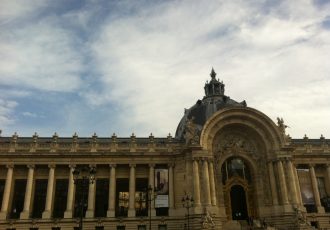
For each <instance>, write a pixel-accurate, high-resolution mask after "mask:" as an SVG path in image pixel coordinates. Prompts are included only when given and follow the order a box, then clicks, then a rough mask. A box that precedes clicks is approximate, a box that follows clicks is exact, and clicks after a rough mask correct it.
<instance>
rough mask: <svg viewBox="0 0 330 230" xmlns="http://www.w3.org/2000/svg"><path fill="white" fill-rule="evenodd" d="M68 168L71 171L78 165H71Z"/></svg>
mask: <svg viewBox="0 0 330 230" xmlns="http://www.w3.org/2000/svg"><path fill="white" fill-rule="evenodd" d="M68 166H69V168H70V169H72V168H75V167H76V164H69V165H68Z"/></svg>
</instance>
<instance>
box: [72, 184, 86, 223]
mask: <svg viewBox="0 0 330 230" xmlns="http://www.w3.org/2000/svg"><path fill="white" fill-rule="evenodd" d="M88 185H89V182H88V179H78V180H76V192H75V198H74V213H73V215H74V217H80V214H81V211H82V215H83V216H85V215H86V210H87V200H88V187H89V186H88ZM81 205H83V210H81Z"/></svg>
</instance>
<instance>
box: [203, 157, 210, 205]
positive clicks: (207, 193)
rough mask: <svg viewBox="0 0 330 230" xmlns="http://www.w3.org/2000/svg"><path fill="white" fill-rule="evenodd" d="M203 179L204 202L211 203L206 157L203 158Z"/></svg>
mask: <svg viewBox="0 0 330 230" xmlns="http://www.w3.org/2000/svg"><path fill="white" fill-rule="evenodd" d="M203 180H204V194H205V204H206V205H208V206H210V205H211V192H210V177H209V166H208V162H207V159H204V160H203Z"/></svg>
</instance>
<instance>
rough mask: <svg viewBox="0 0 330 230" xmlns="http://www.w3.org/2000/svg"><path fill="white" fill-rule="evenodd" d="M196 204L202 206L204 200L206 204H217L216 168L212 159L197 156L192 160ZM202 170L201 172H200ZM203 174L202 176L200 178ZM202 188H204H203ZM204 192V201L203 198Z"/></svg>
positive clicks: (197, 206)
mask: <svg viewBox="0 0 330 230" xmlns="http://www.w3.org/2000/svg"><path fill="white" fill-rule="evenodd" d="M192 171H193V189H194V201H195V202H194V206H195V207H196V208H200V207H201V206H202V202H203V204H204V205H205V206H216V205H217V197H216V191H215V180H214V168H213V162H212V160H209V159H207V158H195V159H193V162H192ZM200 171H201V173H200ZM200 175H202V178H200ZM201 188H202V189H203V190H201ZM201 194H203V198H204V199H203V201H202V200H201Z"/></svg>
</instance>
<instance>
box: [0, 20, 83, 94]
mask: <svg viewBox="0 0 330 230" xmlns="http://www.w3.org/2000/svg"><path fill="white" fill-rule="evenodd" d="M6 32H7V33H5V34H3V35H2V36H0V56H1V59H2V61H1V63H0V81H1V83H2V84H5V85H13V86H20V87H23V86H24V87H28V88H34V89H38V90H50V91H64V92H67V91H73V90H75V89H77V88H79V87H80V84H81V80H80V74H81V73H82V72H83V71H84V66H83V65H82V57H81V54H80V53H79V52H78V51H77V50H76V48H75V46H77V45H79V44H76V42H77V41H76V40H75V37H74V35H73V34H72V33H71V32H70V31H68V30H65V29H63V28H62V27H61V25H60V23H59V22H58V20H57V19H56V18H52V17H50V18H46V19H43V20H41V21H40V22H38V23H36V24H29V25H27V26H25V27H23V28H16V29H13V30H9V31H6Z"/></svg>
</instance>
